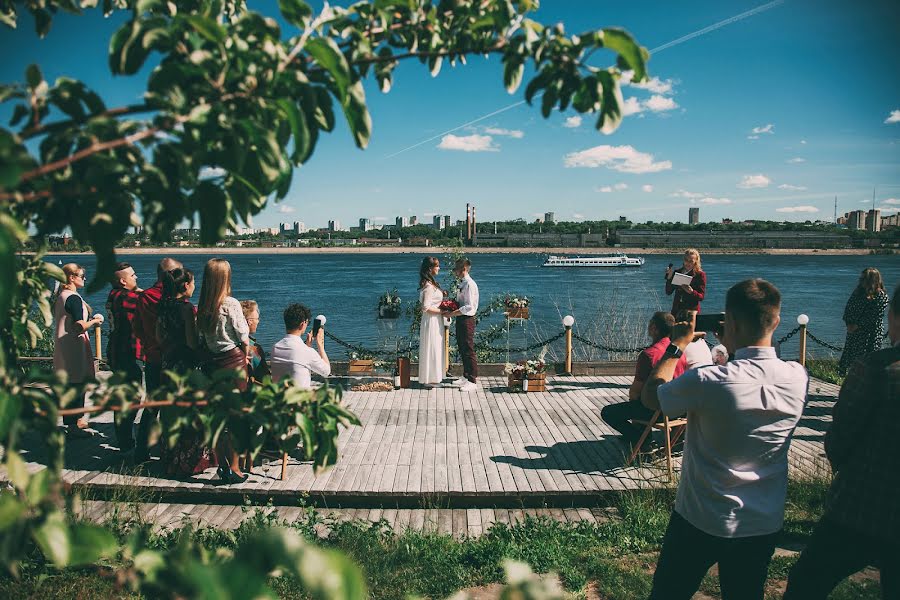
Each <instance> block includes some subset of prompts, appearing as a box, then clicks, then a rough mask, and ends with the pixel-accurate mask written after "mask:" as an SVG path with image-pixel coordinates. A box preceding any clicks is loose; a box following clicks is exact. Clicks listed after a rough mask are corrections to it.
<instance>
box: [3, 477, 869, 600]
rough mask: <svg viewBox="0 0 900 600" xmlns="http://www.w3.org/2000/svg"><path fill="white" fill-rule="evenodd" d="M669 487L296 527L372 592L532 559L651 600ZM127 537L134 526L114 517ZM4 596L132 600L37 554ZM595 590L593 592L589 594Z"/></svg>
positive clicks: (806, 505) (251, 525) (795, 502)
mask: <svg viewBox="0 0 900 600" xmlns="http://www.w3.org/2000/svg"><path fill="white" fill-rule="evenodd" d="M826 489H827V483H825V482H811V483H796V482H792V483H791V485H790V487H789V490H788V502H787V508H786V522H785V534H784V545H787V546H790V547H793V546H794V545H795V544H796V543H798V542H799V543H802V542H803V541H805V540H806V539H808V536H809V534H810V532H811V528H812V525H813V524H814V523H815V522H816V521H817V520H818V519H819V517H820V516H821V513H822V506H823V502H824V497H825V491H826ZM673 500H674V498H673V492H672V491H671V490H646V491H640V492H629V493H624V494H622V495H620V496H619V497H618V498H617V499H616V501H615V506H614V508H616V509H617V511H618V514H619V516H620V518H618V519H614V520H611V521H608V522H606V523H602V524H589V523H575V524H572V523H568V524H563V523H558V522H556V521H553V520H550V519H532V518H528V519H526V520H525V521H524V522H520V523H517V524H514V525H505V524H495V525H494V526H493V527H492V528H491V529H490V531H488V532H487V533H485V534H484V535H482V536H481V537H478V538H468V539H464V540H455V539H453V538H451V537H449V536H446V535H440V534H436V533H423V532H415V531H406V532H404V533H403V534H395V533H394V532H393V531H391V530H390V529H389V528H388V527H387V525H386V523H380V524H379V523H376V524H369V523H364V522H358V521H357V522H334V523H329V526H330V528H331V533H330V535H328V537H327V538H326V539H324V540H317V537H316V526H317V525H319V526H321V525H320V524H321V519H320V517H318V516H317V514H316V513H314V512H313V511H308V513H307V516H306V517H305V518H302V519H300V520H298V521H297V522H295V523H292V524H290V526H291V527H294V528H296V529H297V530H298V531H300V532H301V533H302V534H303V535H304V536H305V537H307V538H309V539H312V540H317V543H320V544H323V545H326V546H329V547H332V548H336V549H339V550H341V551H342V552H344V553H346V554H347V555H349V556H350V557H352V558H353V560H354V561H355V562H356V563H357V564H359V565H360V566H361V568H362V570H363V572H364V573H365V577H366V579H367V583H368V588H369V594H370V597H371V598H373V599H392V598H405V597H406V596H407V594H417V595H420V596H423V597H426V598H446V597H448V596H450V595H452V594H453V593H454V592H455V591H457V590H459V589H462V588H469V587H476V586H484V585H487V584H490V583H494V582H498V581H501V580H502V571H501V567H500V563H501V560H502V559H503V558H513V559H517V560H521V561H525V562H527V563H529V564H530V565H531V566H532V568H533V569H534V570H535V571H536V572H540V573H547V572H555V573H557V574H559V576H560V579H561V581H562V583H563V585H564V586H565V588H566V589H567V590H568V591H569V592H571V593H572V594H573V597H575V598H583V597H586V595H587V590H589V589H591V590H594V591H595V592H597V593H599V595H600V597H602V598H604V599H608V600H626V599H632V598H645V597H647V595H648V594H649V592H650V588H651V586H652V578H653V568H654V567H655V564H656V560H657V556H658V551H659V546H660V543H661V541H662V537H663V534H664V532H665V528H666V526H667V524H668V518H669V512H670V510H671V506H672V502H673ZM276 521H277V517H275V516H267V515H265V514H264V513H263V511H261V510H255V511H254V513H253V514H252V516H251V518H248V519H246V520H245V521H244V523H243V524H242V525H241V526H240V527H239V528H238V529H237V530H234V531H222V530H216V529H211V528H203V529H199V530H197V531H196V532H195V533H194V535H195V536H196V537H198V538H199V539H200V540H201V541H202V542H203V543H204V544H205V545H206V546H207V547H210V548H233V547H234V546H235V545H236V544H238V543H239V542H240V541H241V540H242V539H243V538H244V537H245V536H247V535H249V534H251V533H253V532H254V531H256V530H258V529H259V528H265V527H270V526H272V525H274V524H276ZM108 525H109V526H110V527H113V528H114V529H115V531H117V532H118V533H119V534H120V535H123V536H124V535H126V534H127V532H128V530H129V529H130V528H131V527H134V526H135V524H134V523H129V522H127V521H121V520H119V521H117V522H113V523H109V524H108ZM177 535H178V532H177V531H168V532H161V533H158V534H154V535H152V536H151V538H150V544H151V545H153V546H154V547H157V548H169V547H172V546H173V545H174V543H175V540H176V539H177ZM795 560H796V558H795V557H793V556H778V557H775V558H774V559H773V560H772V563H771V565H770V568H769V591H768V593H767V597H768V598H778V597H780V593H781V590H783V586H784V582H785V580H786V578H787V575H788V573H789V571H790V568H791V567H792V566H793V564H794V561H795ZM272 585H273V587H274V589H275V591H276V592H277V593H278V595H279V596H281V597H283V598H305V597H306V596H305V595H304V594H303V592H302V591H301V590H300V589H299V586H298V585H297V583H296V582H295V581H292V580H291V579H288V578H279V579H275V580H273V582H272ZM718 586H719V584H718V578H717V576H716V574H715V570H713V571H711V572H710V574H709V575H708V576H707V577H706V578H705V580H704V582H703V584H702V587H701V590H702V591H703V592H704V593H706V594H708V595H710V596H713V597H719V595H720V592H719V587H718ZM0 597H5V598H10V599H18V598H100V597H102V598H128V597H130V596H129V595H127V594H123V593H122V592H121V591H120V590H118V589H117V588H116V587H115V585H114V583H113V581H112V580H110V579H108V578H104V577H101V576H100V575H99V574H97V573H96V572H94V571H91V570H81V571H74V570H73V571H64V572H62V573H56V572H53V571H52V570H51V569H49V568H46V567H45V566H43V565H42V564H40V563H39V562H37V561H33V562H32V563H30V564H29V566H28V568H27V569H26V570H25V574H24V576H23V578H22V580H21V581H18V582H16V581H12V580H9V579H0ZM591 597H595V596H593V595H592V596H591ZM831 597H832V598H846V599H850V598H863V599H865V598H879V597H880V592H879V588H878V584H877V581H872V580H870V579H855V580H850V581H845V582H844V583H843V584H842V585H841V586H840V588H839V589H838V590H836V591H835V594H834V595H832V596H831Z"/></svg>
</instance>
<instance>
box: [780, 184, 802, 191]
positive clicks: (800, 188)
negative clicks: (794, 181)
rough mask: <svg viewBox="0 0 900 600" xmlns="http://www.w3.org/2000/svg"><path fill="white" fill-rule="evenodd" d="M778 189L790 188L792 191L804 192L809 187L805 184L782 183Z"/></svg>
mask: <svg viewBox="0 0 900 600" xmlns="http://www.w3.org/2000/svg"><path fill="white" fill-rule="evenodd" d="M778 189H779V190H790V191H792V192H802V191H804V190H806V189H807V188H806V186H805V185H791V184H789V183H782V184H781V185H779V186H778Z"/></svg>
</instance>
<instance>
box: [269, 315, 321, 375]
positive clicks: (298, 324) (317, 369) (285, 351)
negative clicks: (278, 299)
mask: <svg viewBox="0 0 900 600" xmlns="http://www.w3.org/2000/svg"><path fill="white" fill-rule="evenodd" d="M311 316H312V313H311V312H310V311H309V309H308V308H306V307H305V306H303V305H302V304H291V305H290V306H288V307H287V308H286V309H284V329H285V334H286V335H285V336H284V337H283V338H281V339H280V340H279V341H278V342H277V343H276V344H275V346H274V347H273V348H272V356H271V360H272V379H274V380H275V381H281V380H282V379H284V378H289V379H291V380H292V381H293V384H294V386H295V387H298V388H300V389H304V390H310V389H312V373H317V374H318V375H321V376H322V377H328V376H329V375H331V362H330V361H329V360H328V355H327V354H326V353H325V329H323V328H321V327H320V328H319V331H317V332H316V337H315V338H313V335H312V333H308V334H306V337H305V338H304V336H303V333H304V332H305V331H306V328H307V327H308V326H309V320H310V318H311ZM313 339H315V342H316V346H317V347H318V350H313V348H312V343H313Z"/></svg>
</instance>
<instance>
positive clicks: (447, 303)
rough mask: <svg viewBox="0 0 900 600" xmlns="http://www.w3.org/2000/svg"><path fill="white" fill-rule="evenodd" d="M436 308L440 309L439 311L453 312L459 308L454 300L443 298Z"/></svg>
mask: <svg viewBox="0 0 900 600" xmlns="http://www.w3.org/2000/svg"><path fill="white" fill-rule="evenodd" d="M438 308H440V309H441V312H453V311H454V310H459V303H458V302H457V301H456V300H444V301H443V302H441V303H440V304H439V305H438Z"/></svg>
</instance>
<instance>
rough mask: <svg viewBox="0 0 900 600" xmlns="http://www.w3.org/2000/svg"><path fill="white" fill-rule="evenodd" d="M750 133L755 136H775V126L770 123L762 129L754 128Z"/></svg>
mask: <svg viewBox="0 0 900 600" xmlns="http://www.w3.org/2000/svg"><path fill="white" fill-rule="evenodd" d="M750 133H752V134H753V135H759V134H761V133H767V134H770V135H771V134H773V133H775V125H773V124H772V123H769V124H767V125H763V126H762V127H754V128H753V129H751V130H750Z"/></svg>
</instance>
